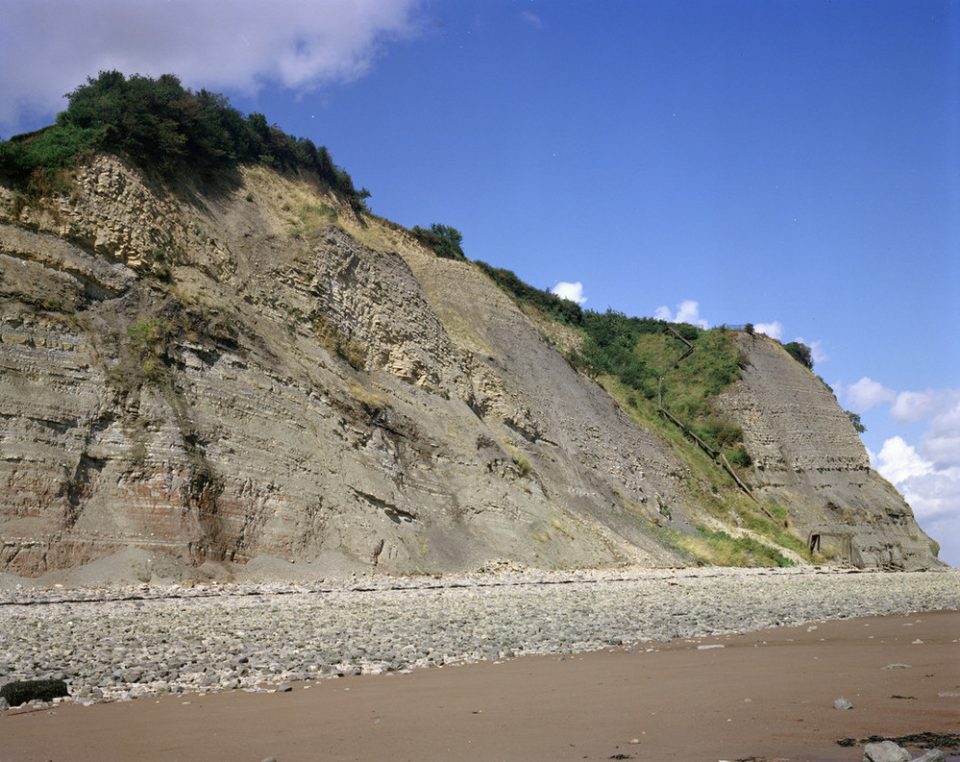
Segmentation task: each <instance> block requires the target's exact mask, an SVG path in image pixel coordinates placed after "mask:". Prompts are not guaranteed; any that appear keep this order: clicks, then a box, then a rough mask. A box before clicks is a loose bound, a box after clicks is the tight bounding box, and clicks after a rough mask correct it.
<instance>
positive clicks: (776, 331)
mask: <svg viewBox="0 0 960 762" xmlns="http://www.w3.org/2000/svg"><path fill="white" fill-rule="evenodd" d="M753 330H754V331H756V332H757V333H762V334H763V335H764V336H769V337H770V338H771V339H777V341H779V340H780V339H781V338H782V336H783V324H782V323H781V322H780V321H779V320H774V321H773V322H772V323H757V324H756V325H754V326H753Z"/></svg>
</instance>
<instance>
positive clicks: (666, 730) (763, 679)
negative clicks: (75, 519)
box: [0, 612, 960, 762]
mask: <svg viewBox="0 0 960 762" xmlns="http://www.w3.org/2000/svg"><path fill="white" fill-rule="evenodd" d="M717 645H722V646H723V647H722V648H716V647H710V648H702V646H717ZM647 649H654V650H652V651H648V650H647ZM891 664H907V665H910V666H909V667H906V668H897V669H884V667H885V666H887V665H891ZM950 694H953V695H950ZM841 696H842V697H845V698H847V699H848V700H849V701H850V702H851V703H852V704H853V709H851V710H847V711H840V710H836V709H834V708H833V702H834V699H836V698H838V697H841ZM921 731H936V732H941V733H944V732H947V733H960V613H958V612H933V613H923V614H915V615H911V616H892V617H873V618H865V619H854V620H843V621H832V622H824V623H820V624H816V625H803V626H800V627H790V628H777V629H774V630H764V631H760V632H754V633H749V634H746V635H735V636H724V637H712V638H700V639H696V640H676V641H673V642H671V643H667V644H654V643H651V644H642V645H638V646H634V647H629V648H621V649H616V650H608V651H602V652H595V653H589V654H581V655H575V656H556V655H554V656H530V657H522V658H518V659H514V660H510V661H506V662H503V663H489V662H487V663H480V664H471V665H464V666H451V667H444V668H437V669H426V670H415V671H414V672H412V673H410V674H390V675H380V676H375V675H364V676H359V677H345V678H339V679H330V680H323V681H318V682H312V683H301V684H294V685H293V686H292V690H291V691H290V692H287V693H270V694H250V693H244V692H239V691H238V692H232V693H221V694H207V695H179V696H163V697H160V698H152V697H150V698H142V699H139V700H136V701H129V702H122V703H112V704H98V705H94V706H90V707H83V706H77V705H61V706H57V707H54V708H51V709H45V710H41V711H34V712H25V713H17V712H15V711H11V712H8V713H7V714H6V715H5V716H3V717H2V718H0V759H2V760H5V761H8V762H20V761H21V760H41V761H47V760H49V761H51V762H87V761H91V762H92V761H93V760H96V761H97V762H103V761H104V760H144V761H149V760H182V761H184V762H187V761H190V760H204V761H205V762H206V761H209V760H251V761H252V762H260V760H262V759H264V758H266V757H268V756H273V757H275V758H276V759H277V761H278V762H298V761H301V760H302V761H306V760H417V761H418V762H420V761H423V760H464V761H465V762H470V761H473V760H476V761H477V762H479V761H480V760H484V761H486V760H605V759H637V760H641V759H644V760H693V761H695V760H710V761H711V762H716V760H737V759H749V758H759V759H762V758H767V759H770V760H772V759H785V760H860V759H861V758H862V755H863V750H862V746H853V747H847V748H845V747H841V746H838V745H837V744H836V741H837V740H838V739H841V738H846V737H854V738H863V737H867V736H870V735H874V734H876V735H885V736H891V735H895V736H900V735H906V734H910V733H917V732H921ZM633 740H636V741H638V743H631V741H633ZM911 751H913V752H914V753H915V755H917V756H918V755H919V753H920V751H919V750H918V749H917V748H916V747H914V748H913V749H911ZM948 751H949V750H948ZM949 753H952V754H955V755H960V748H958V749H953V750H952V751H949ZM618 755H620V756H618ZM956 758H960V756H958V757H956Z"/></svg>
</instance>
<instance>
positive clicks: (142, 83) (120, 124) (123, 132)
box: [0, 71, 370, 210]
mask: <svg viewBox="0 0 960 762" xmlns="http://www.w3.org/2000/svg"><path fill="white" fill-rule="evenodd" d="M67 99H68V106H67V109H66V111H63V112H61V113H60V114H58V115H57V122H56V124H55V125H53V126H52V127H48V128H47V129H45V130H40V131H38V132H36V133H31V134H29V135H22V136H18V137H16V138H13V139H11V140H9V141H6V142H0V173H2V174H3V175H5V176H7V177H9V178H10V179H12V180H14V181H17V182H21V183H24V184H25V183H27V182H29V181H30V178H31V177H32V176H33V175H34V173H35V171H36V170H43V171H47V172H49V171H51V170H56V169H61V168H64V167H66V166H69V165H70V164H71V163H73V162H74V161H75V160H76V159H77V157H79V156H81V155H83V154H84V153H85V152H87V151H90V150H99V151H110V152H114V153H118V154H121V155H123V156H125V157H127V158H128V159H130V160H131V161H133V162H134V163H135V164H137V165H138V166H140V167H141V168H143V169H145V170H148V171H153V172H157V173H158V174H159V175H160V176H161V177H163V178H164V179H167V180H171V179H175V178H176V177H178V176H181V175H185V174H192V173H197V174H199V175H200V176H201V177H206V178H210V177H214V176H215V175H216V174H217V173H220V172H222V171H224V170H228V169H231V168H233V167H235V166H236V165H237V164H238V163H255V162H259V163H263V164H266V165H268V166H272V167H275V168H276V169H278V170H281V171H291V172H299V171H302V170H307V171H311V172H314V173H316V175H317V176H318V177H319V178H320V180H321V181H322V182H324V183H325V184H327V185H328V186H329V187H330V188H332V189H333V190H335V191H337V192H338V193H340V194H341V195H342V196H343V197H344V198H346V199H347V201H348V202H349V203H350V204H351V205H352V206H353V207H354V209H357V210H359V209H363V208H365V199H366V198H367V197H369V195H370V192H369V191H367V190H366V189H365V188H361V189H360V190H357V189H356V188H355V187H354V185H353V181H352V179H351V178H350V175H349V174H347V173H346V172H345V171H344V170H343V169H341V168H339V167H337V166H336V165H335V164H334V163H333V161H332V160H331V158H330V154H329V153H328V151H327V149H326V148H324V147H322V146H321V147H319V148H318V147H317V146H315V145H314V144H313V142H311V141H310V140H308V139H305V138H295V137H293V136H291V135H287V134H286V133H284V132H283V131H281V130H280V129H279V128H278V127H275V126H272V125H270V124H268V123H267V119H266V117H265V116H263V114H250V115H249V116H246V117H245V116H244V115H243V114H241V113H240V112H239V111H238V110H237V109H235V108H233V107H232V106H230V104H229V102H228V101H227V99H226V98H225V97H224V96H223V95H219V94H218V93H211V92H209V91H207V90H200V91H199V92H192V91H191V90H188V89H186V88H184V87H183V85H181V84H180V80H179V79H177V77H175V76H174V75H172V74H164V75H162V76H160V77H158V78H157V79H151V78H150V77H144V76H141V75H138V74H137V75H133V76H131V77H129V78H128V77H125V76H124V75H123V74H121V73H120V72H118V71H106V72H101V73H100V74H99V76H97V78H96V79H94V78H89V79H88V80H87V83H86V84H85V85H81V86H80V87H78V88H77V89H76V90H74V91H73V92H72V93H70V94H69V95H68V96H67Z"/></svg>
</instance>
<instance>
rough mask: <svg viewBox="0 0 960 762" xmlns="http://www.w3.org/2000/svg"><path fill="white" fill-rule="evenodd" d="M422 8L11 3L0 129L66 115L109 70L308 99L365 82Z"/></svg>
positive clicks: (290, 1) (398, 4)
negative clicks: (275, 89)
mask: <svg viewBox="0 0 960 762" xmlns="http://www.w3.org/2000/svg"><path fill="white" fill-rule="evenodd" d="M417 6H418V2H417V0H312V1H311V2H303V0H274V2H271V3H263V2H261V0H235V1H234V2H231V3H229V4H228V5H225V4H223V3H219V2H214V1H213V0H166V1H165V2H162V3H159V2H151V1H149V0H89V2H83V3H79V2H62V1H61V0H6V2H4V4H3V23H2V24H0V92H2V93H3V98H0V128H2V129H3V130H4V131H8V130H16V129H18V128H19V127H20V126H21V125H23V124H25V122H26V120H27V119H30V118H40V117H45V116H49V115H52V114H53V113H55V112H56V111H58V110H60V109H62V107H63V99H62V96H63V95H64V93H67V92H69V91H71V90H73V89H74V88H75V87H77V86H78V85H80V84H83V82H84V81H85V78H86V77H87V76H91V75H94V76H95V75H96V74H97V72H98V71H100V70H105V69H119V70H121V71H123V72H125V73H127V74H134V73H139V74H147V75H153V76H156V75H159V74H164V73H172V74H177V75H178V76H179V77H180V78H181V79H182V80H183V82H184V84H186V85H188V86H190V87H207V88H212V89H218V88H221V89H235V90H240V91H244V92H255V91H257V90H258V89H260V88H261V87H263V86H265V85H266V84H268V83H269V84H278V85H280V86H283V87H287V88H293V89H299V90H311V89H314V88H317V87H319V86H321V85H324V84H327V83H330V82H343V81H350V80H353V79H356V78H357V77H360V76H362V75H363V74H364V73H366V72H367V71H368V70H369V69H370V67H371V65H372V64H373V62H374V61H375V60H376V58H377V55H378V53H379V52H380V51H381V50H382V46H383V43H384V42H386V41H389V40H391V39H397V38H399V37H403V36H407V35H410V34H411V33H412V32H413V30H414V26H415V23H414V14H415V11H416V8H417Z"/></svg>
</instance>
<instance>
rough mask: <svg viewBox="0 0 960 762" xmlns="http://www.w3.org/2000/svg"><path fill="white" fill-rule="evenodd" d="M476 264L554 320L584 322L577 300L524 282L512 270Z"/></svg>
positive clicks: (512, 292)
mask: <svg viewBox="0 0 960 762" xmlns="http://www.w3.org/2000/svg"><path fill="white" fill-rule="evenodd" d="M474 264H475V265H476V266H477V267H479V268H480V269H481V270H482V271H483V272H484V273H486V274H487V276H488V277H489V278H490V279H491V280H492V281H493V282H494V283H496V284H497V285H498V286H499V287H500V288H502V289H503V290H504V291H506V292H507V293H508V294H510V296H512V297H513V299H514V300H515V301H516V302H518V303H519V304H521V305H524V304H528V305H530V306H532V307H535V308H536V309H538V310H540V311H541V312H544V313H545V314H546V315H548V316H549V317H552V318H553V319H554V320H557V321H558V322H560V323H565V324H566V325H575V326H576V325H581V324H582V323H583V315H584V313H583V310H582V309H580V305H579V304H577V303H576V302H571V301H570V300H569V299H561V298H560V297H559V296H557V295H556V294H552V293H550V292H549V291H543V290H541V289H539V288H536V287H534V286H531V285H529V284H528V283H524V282H523V281H522V280H520V278H518V277H517V274H516V273H514V272H512V271H510V270H505V269H503V268H499V267H493V266H492V265H488V264H487V263H486V262H480V261H477V262H474Z"/></svg>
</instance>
